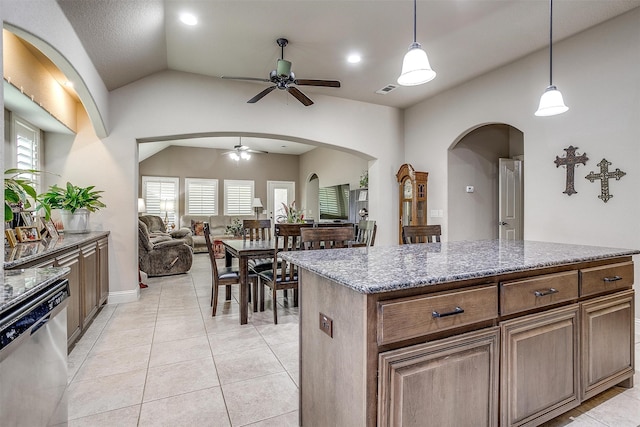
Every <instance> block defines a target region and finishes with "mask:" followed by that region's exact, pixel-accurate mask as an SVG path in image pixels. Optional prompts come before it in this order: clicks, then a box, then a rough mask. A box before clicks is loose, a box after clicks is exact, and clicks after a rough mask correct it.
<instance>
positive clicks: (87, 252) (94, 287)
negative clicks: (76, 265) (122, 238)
mask: <svg viewBox="0 0 640 427" xmlns="http://www.w3.org/2000/svg"><path fill="white" fill-rule="evenodd" d="M80 253H81V255H82V279H83V283H84V284H85V286H84V294H83V298H82V324H83V325H87V324H89V322H91V320H92V319H93V316H95V315H96V313H97V312H98V300H99V295H100V282H99V280H98V279H99V277H98V247H97V244H96V243H95V242H93V243H90V244H88V245H85V246H83V247H82V248H80Z"/></svg>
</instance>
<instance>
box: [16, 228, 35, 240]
mask: <svg viewBox="0 0 640 427" xmlns="http://www.w3.org/2000/svg"><path fill="white" fill-rule="evenodd" d="M16 236H17V237H18V242H20V243H24V242H35V241H37V240H40V231H39V230H38V227H36V226H31V227H16Z"/></svg>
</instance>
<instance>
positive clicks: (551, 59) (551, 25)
mask: <svg viewBox="0 0 640 427" xmlns="http://www.w3.org/2000/svg"><path fill="white" fill-rule="evenodd" d="M549 86H553V0H549Z"/></svg>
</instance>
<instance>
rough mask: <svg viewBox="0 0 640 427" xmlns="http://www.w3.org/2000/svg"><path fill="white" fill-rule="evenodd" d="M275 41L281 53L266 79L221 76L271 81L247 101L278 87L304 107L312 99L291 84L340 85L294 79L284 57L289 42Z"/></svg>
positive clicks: (326, 81)
mask: <svg viewBox="0 0 640 427" xmlns="http://www.w3.org/2000/svg"><path fill="white" fill-rule="evenodd" d="M276 43H278V46H280V48H281V51H282V53H281V56H280V59H278V62H277V64H276V69H275V70H272V71H271V73H269V78H268V79H261V78H256V77H228V76H222V78H223V79H233V80H251V81H258V82H265V83H269V82H271V83H273V84H274V86H270V87H268V88H266V89H265V90H263V91H262V92H260V93H259V94H257V95H256V96H254V97H253V98H251V99H250V100H248V101H247V103H249V104H253V103H255V102H258V101H260V100H261V99H262V98H264V97H265V96H266V95H267V94H269V93H270V92H271V91H273V90H274V89H276V88H278V89H280V90H286V91H287V92H289V93H290V94H291V95H293V97H294V98H296V99H297V100H298V101H300V102H301V103H302V104H303V105H304V106H305V107H308V106H309V105H311V104H313V101H312V100H311V99H309V97H308V96H306V95H305V94H304V93H302V92H301V91H300V90H299V89H298V88H297V87H295V86H293V85H298V86H326V87H340V82H339V81H338V80H310V79H296V76H295V74H293V71H291V62H290V61H286V60H285V59H284V48H285V46H286V45H287V44H289V40H287V39H285V38H279V39H278V40H276Z"/></svg>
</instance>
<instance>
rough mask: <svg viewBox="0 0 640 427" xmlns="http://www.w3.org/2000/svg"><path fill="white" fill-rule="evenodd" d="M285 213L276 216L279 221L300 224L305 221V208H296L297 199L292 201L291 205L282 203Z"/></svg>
mask: <svg viewBox="0 0 640 427" xmlns="http://www.w3.org/2000/svg"><path fill="white" fill-rule="evenodd" d="M282 210H283V212H284V213H283V214H282V215H278V217H277V218H276V219H277V220H278V222H286V223H289V224H298V223H303V222H304V209H296V202H295V200H294V201H293V202H291V205H289V206H287V205H285V204H284V203H283V204H282Z"/></svg>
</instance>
